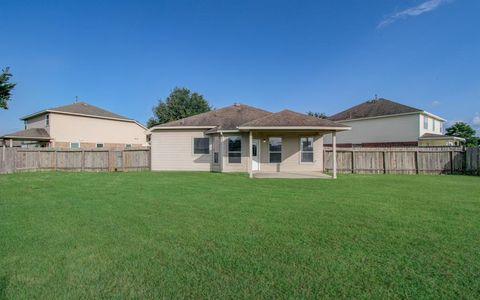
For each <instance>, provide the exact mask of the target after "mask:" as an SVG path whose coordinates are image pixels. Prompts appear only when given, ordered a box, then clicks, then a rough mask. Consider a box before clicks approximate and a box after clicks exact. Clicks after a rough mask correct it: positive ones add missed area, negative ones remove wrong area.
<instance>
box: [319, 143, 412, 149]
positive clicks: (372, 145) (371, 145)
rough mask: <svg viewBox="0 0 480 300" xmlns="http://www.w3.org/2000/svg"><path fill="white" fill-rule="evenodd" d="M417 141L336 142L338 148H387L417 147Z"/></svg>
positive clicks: (327, 145)
mask: <svg viewBox="0 0 480 300" xmlns="http://www.w3.org/2000/svg"><path fill="white" fill-rule="evenodd" d="M324 146H325V147H332V144H325V145H324ZM417 146H418V142H388V143H362V144H337V147H339V148H353V147H361V148H378V147H380V148H388V147H417Z"/></svg>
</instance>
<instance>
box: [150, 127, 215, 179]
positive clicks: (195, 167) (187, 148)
mask: <svg viewBox="0 0 480 300" xmlns="http://www.w3.org/2000/svg"><path fill="white" fill-rule="evenodd" d="M196 137H208V136H206V135H204V130H171V131H164V130H162V131H155V132H153V133H152V139H151V153H152V171H210V170H211V162H212V151H211V146H210V153H209V154H193V138H196ZM211 142H212V140H211V139H210V145H211Z"/></svg>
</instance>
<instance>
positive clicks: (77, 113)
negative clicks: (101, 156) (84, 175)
mask: <svg viewBox="0 0 480 300" xmlns="http://www.w3.org/2000/svg"><path fill="white" fill-rule="evenodd" d="M21 120H23V121H24V125H25V128H24V130H21V131H17V132H14V133H9V134H5V135H4V136H1V137H0V140H2V141H3V144H4V145H6V146H9V147H12V146H21V147H27V148H30V147H52V148H125V147H127V148H128V147H141V146H148V144H147V140H146V139H147V128H146V127H145V126H143V125H142V124H140V123H139V122H137V121H135V120H133V119H130V118H127V117H124V116H121V115H118V114H115V113H112V112H110V111H107V110H105V109H102V108H99V107H96V106H93V105H91V104H88V103H85V102H76V103H73V104H69V105H65V106H60V107H55V108H50V109H45V110H42V111H39V112H36V113H33V114H30V115H28V116H25V117H23V118H21Z"/></svg>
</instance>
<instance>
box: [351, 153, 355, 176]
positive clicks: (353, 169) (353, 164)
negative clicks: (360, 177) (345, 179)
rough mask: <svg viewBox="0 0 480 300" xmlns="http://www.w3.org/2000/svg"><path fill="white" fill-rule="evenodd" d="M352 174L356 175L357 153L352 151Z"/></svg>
mask: <svg viewBox="0 0 480 300" xmlns="http://www.w3.org/2000/svg"><path fill="white" fill-rule="evenodd" d="M352 174H355V151H352Z"/></svg>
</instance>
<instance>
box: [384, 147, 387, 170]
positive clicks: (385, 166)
mask: <svg viewBox="0 0 480 300" xmlns="http://www.w3.org/2000/svg"><path fill="white" fill-rule="evenodd" d="M383 174H387V152H386V151H383Z"/></svg>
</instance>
